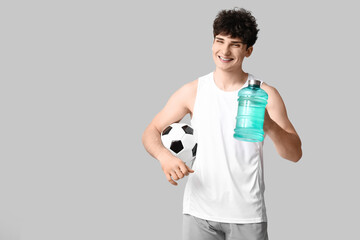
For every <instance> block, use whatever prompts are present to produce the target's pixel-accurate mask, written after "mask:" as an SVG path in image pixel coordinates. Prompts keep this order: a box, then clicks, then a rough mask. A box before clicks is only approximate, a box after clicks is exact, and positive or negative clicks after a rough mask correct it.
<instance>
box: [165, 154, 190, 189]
mask: <svg viewBox="0 0 360 240" xmlns="http://www.w3.org/2000/svg"><path fill="white" fill-rule="evenodd" d="M170 154H171V153H170ZM159 162H160V164H161V168H162V170H163V171H164V173H165V176H166V179H167V180H168V181H169V182H170V183H171V184H172V185H175V186H177V185H178V184H177V182H175V181H177V180H179V179H181V178H183V177H185V176H188V175H189V174H190V173H193V172H194V170H192V169H191V168H190V167H188V166H187V165H186V164H185V163H184V162H183V161H182V160H181V159H180V158H177V157H175V156H173V155H171V156H167V157H166V158H162V159H159ZM174 180H175V181H174Z"/></svg>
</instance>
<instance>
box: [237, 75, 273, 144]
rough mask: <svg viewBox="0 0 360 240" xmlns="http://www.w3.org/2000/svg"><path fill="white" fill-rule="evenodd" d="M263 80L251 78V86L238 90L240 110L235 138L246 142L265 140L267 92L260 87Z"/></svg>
mask: <svg viewBox="0 0 360 240" xmlns="http://www.w3.org/2000/svg"><path fill="white" fill-rule="evenodd" d="M260 83H261V81H259V80H249V86H248V87H246V88H242V89H240V91H239V92H238V97H239V98H238V104H239V105H238V112H237V116H236V127H235V129H234V131H235V133H234V138H236V139H238V140H241V141H246V142H262V141H263V140H264V129H263V127H264V116H265V107H266V104H267V100H268V95H267V93H266V92H265V91H264V90H262V89H261V88H260Z"/></svg>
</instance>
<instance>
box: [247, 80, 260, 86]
mask: <svg viewBox="0 0 360 240" xmlns="http://www.w3.org/2000/svg"><path fill="white" fill-rule="evenodd" d="M260 84H261V81H260V80H256V79H251V80H249V85H251V86H254V85H257V86H260Z"/></svg>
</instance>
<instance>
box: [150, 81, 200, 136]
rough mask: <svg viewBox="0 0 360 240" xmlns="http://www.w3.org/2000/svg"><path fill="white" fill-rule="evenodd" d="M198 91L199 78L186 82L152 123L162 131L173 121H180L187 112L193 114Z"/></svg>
mask: <svg viewBox="0 0 360 240" xmlns="http://www.w3.org/2000/svg"><path fill="white" fill-rule="evenodd" d="M196 91H197V80H195V81H192V82H188V83H186V84H184V85H183V86H182V87H180V88H179V89H178V90H177V91H175V92H174V93H173V94H172V95H171V97H170V98H169V100H168V101H167V103H166V104H165V107H164V108H163V109H162V110H161V111H160V112H159V113H158V114H157V115H156V116H155V118H154V119H153V121H152V123H151V124H152V125H154V126H155V127H156V128H157V129H158V131H159V132H160V131H162V130H163V129H164V128H165V127H166V126H168V125H170V124H171V123H174V122H179V121H180V120H181V119H182V118H183V117H184V116H185V115H186V114H188V113H190V114H191V115H192V108H193V104H192V102H193V101H195V96H196ZM193 99H194V100H193Z"/></svg>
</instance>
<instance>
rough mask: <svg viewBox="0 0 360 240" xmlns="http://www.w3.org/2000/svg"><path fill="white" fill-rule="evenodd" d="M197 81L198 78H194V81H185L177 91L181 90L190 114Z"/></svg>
mask: <svg viewBox="0 0 360 240" xmlns="http://www.w3.org/2000/svg"><path fill="white" fill-rule="evenodd" d="M198 82H199V80H198V79H196V80H194V81H191V82H188V83H186V84H185V85H183V86H182V87H181V88H180V89H179V91H180V92H181V96H182V98H183V100H184V101H185V106H186V108H187V110H188V112H189V113H190V115H192V112H193V108H194V104H195V99H196V92H197V87H198Z"/></svg>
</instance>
